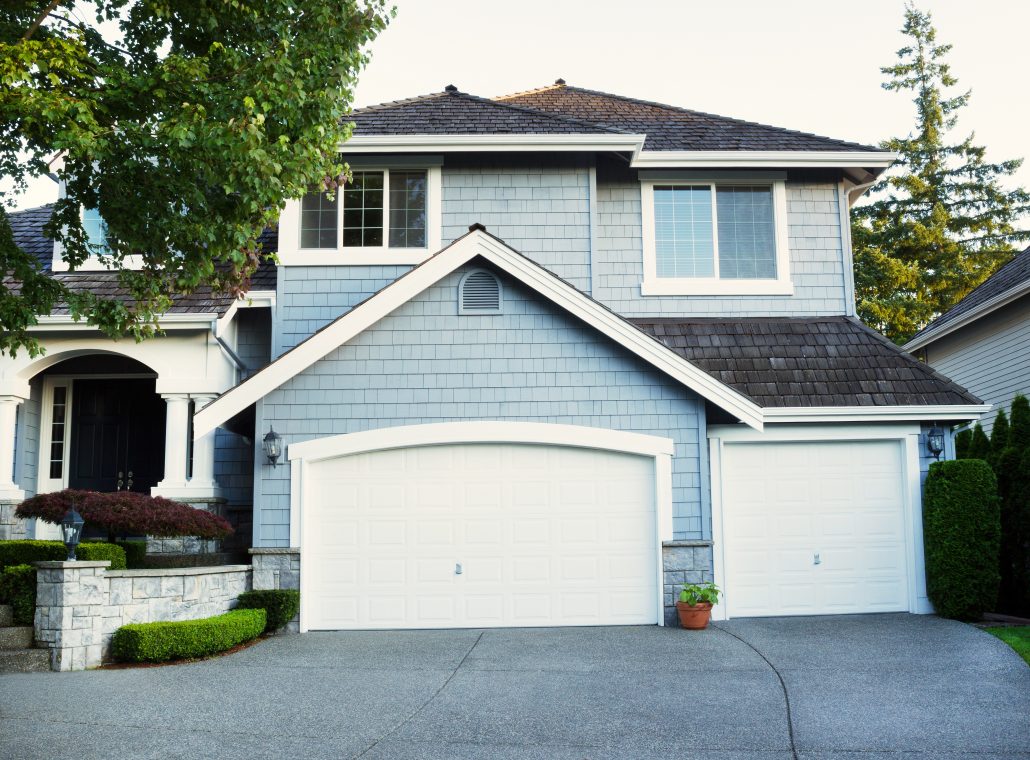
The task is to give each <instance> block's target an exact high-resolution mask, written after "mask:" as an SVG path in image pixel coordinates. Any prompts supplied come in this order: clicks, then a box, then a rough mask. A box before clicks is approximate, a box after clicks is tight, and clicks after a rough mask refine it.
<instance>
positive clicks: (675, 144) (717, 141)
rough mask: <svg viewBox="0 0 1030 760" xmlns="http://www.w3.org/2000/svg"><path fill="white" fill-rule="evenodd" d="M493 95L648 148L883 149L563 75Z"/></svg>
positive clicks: (506, 102)
mask: <svg viewBox="0 0 1030 760" xmlns="http://www.w3.org/2000/svg"><path fill="white" fill-rule="evenodd" d="M494 100H496V101H497V102H499V103H505V104H508V105H519V106H524V107H526V108H531V109H534V110H535V111H545V112H547V113H551V114H555V115H560V116H566V117H572V118H576V119H581V120H583V121H585V122H591V123H596V124H605V125H607V126H609V127H615V128H618V129H620V130H623V131H625V132H628V133H637V134H646V135H647V140H646V142H645V143H644V148H645V150H655V151H673V150H675V151H680V150H694V151H697V150H704V151H724V150H740V151H771V150H776V151H781V150H786V151H863V152H866V151H879V150H880V149H879V148H875V147H871V146H868V145H861V144H859V143H854V142H848V141H846V140H836V139H833V138H830V137H821V136H819V135H813V134H809V133H807V132H796V131H793V130H790V129H782V128H780V127H771V126H768V125H765V124H757V123H755V122H750V121H743V120H741V119H732V118H729V117H726V116H716V115H715V114H710V113H703V112H701V111H691V110H688V109H686V108H678V107H676V106H668V105H664V104H662V103H652V102H649V101H646V100H637V99H636V98H628V97H625V96H622V95H612V94H610V93H607V92H597V91H595V90H586V89H583V88H581V87H571V86H569V85H567V84H565V82H564V81H563V80H561V79H559V80H558V81H557V82H556V83H555V84H553V85H551V86H549V87H541V88H539V89H536V90H529V91H527V92H518V93H515V94H513V95H502V96H500V97H497V98H495V99H494Z"/></svg>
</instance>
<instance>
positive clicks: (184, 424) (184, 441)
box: [151, 393, 190, 494]
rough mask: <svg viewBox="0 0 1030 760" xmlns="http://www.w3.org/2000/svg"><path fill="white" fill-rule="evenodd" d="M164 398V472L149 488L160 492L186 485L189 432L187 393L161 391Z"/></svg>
mask: <svg viewBox="0 0 1030 760" xmlns="http://www.w3.org/2000/svg"><path fill="white" fill-rule="evenodd" d="M161 397H162V398H163V399H164V400H165V404H166V405H167V406H166V417H165V472H164V478H162V479H161V482H160V483H158V484H157V486H155V487H154V488H153V489H151V490H152V491H153V492H154V493H155V494H160V493H161V492H162V491H167V490H168V489H182V488H185V487H186V453H187V451H188V446H189V433H190V397H189V394H187V393H162V394H161Z"/></svg>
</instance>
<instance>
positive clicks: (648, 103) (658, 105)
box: [503, 84, 879, 150]
mask: <svg viewBox="0 0 1030 760" xmlns="http://www.w3.org/2000/svg"><path fill="white" fill-rule="evenodd" d="M561 88H565V89H567V90H569V91H570V92H582V93H585V94H588V95H600V96H601V97H605V98H614V99H616V100H622V101H625V102H627V103H636V104H639V105H644V106H649V107H651V108H663V109H665V110H667V111H672V112H674V113H681V114H684V115H692V116H704V117H707V118H709V119H721V120H723V121H728V122H732V123H734V124H742V125H746V126H750V127H761V128H762V129H772V130H775V131H777V132H782V133H786V134H791V135H797V136H800V137H814V138H816V139H819V140H829V141H831V142H836V143H842V144H844V145H850V146H853V147H858V148H863V149H865V150H879V148H876V147H874V146H872V145H865V144H864V143H859V142H854V141H852V140H842V139H840V138H837V137H830V136H829V135H819V134H816V133H815V132H802V131H801V130H797V129H789V128H787V127H777V126H774V125H772V124H763V123H762V122H759V121H749V120H747V119H738V118H736V117H734V116H723V115H722V114H717V113H711V112H709V111H698V110H696V109H693V108H684V107H682V106H673V105H669V104H668V103H659V102H658V101H655V100H644V99H642V98H634V97H630V96H629V95H618V94H616V93H612V92H604V91H602V90H591V89H589V88H586V87H575V86H573V85H568V84H562V85H551V86H549V87H540V88H537V89H536V90H527V91H525V92H522V93H516V94H513V95H505V96H503V97H504V98H514V97H518V96H520V95H532V94H535V93H540V92H547V91H549V90H554V89H561Z"/></svg>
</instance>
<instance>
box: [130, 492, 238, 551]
mask: <svg viewBox="0 0 1030 760" xmlns="http://www.w3.org/2000/svg"><path fill="white" fill-rule="evenodd" d="M177 501H183V500H181V499H179V500H177ZM184 503H186V504H189V505H190V506H191V507H193V508H194V509H201V510H203V511H205V512H210V513H211V514H214V515H218V516H219V517H225V515H226V508H225V499H221V498H213V499H191V500H190V501H184ZM220 551H222V542H221V540H207V539H203V538H197V537H196V536H179V537H176V538H157V537H155V536H147V554H216V553H217V552H220Z"/></svg>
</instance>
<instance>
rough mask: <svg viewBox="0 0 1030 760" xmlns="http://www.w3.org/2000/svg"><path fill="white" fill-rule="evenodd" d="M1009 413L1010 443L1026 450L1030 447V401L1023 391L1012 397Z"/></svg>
mask: <svg viewBox="0 0 1030 760" xmlns="http://www.w3.org/2000/svg"><path fill="white" fill-rule="evenodd" d="M1009 415H1010V417H1009V439H1008V445H1009V446H1012V447H1014V448H1015V449H1017V450H1018V451H1026V450H1027V449H1028V448H1030V401H1027V398H1026V396H1024V395H1023V394H1022V393H1017V394H1016V395H1015V397H1014V398H1013V399H1012V406H1010V407H1009Z"/></svg>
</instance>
